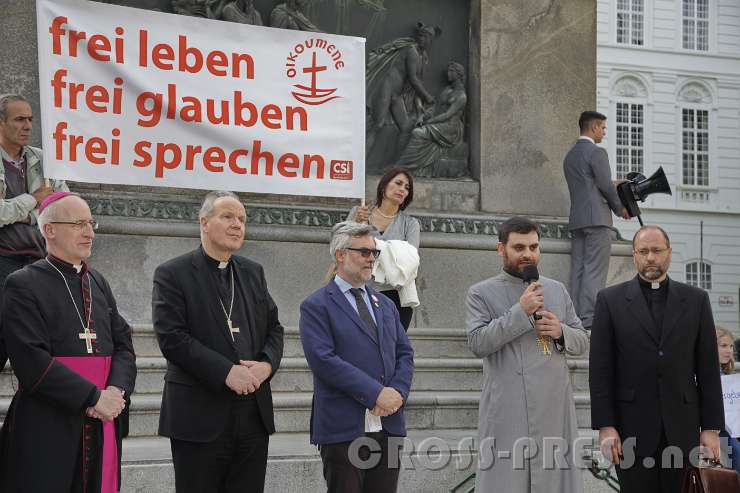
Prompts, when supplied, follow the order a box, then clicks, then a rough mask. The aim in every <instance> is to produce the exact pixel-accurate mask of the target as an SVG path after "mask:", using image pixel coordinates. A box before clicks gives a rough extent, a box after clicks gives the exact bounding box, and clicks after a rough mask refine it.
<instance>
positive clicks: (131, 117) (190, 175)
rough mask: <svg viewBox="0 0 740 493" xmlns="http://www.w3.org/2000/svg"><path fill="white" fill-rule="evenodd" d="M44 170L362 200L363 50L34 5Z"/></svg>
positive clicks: (51, 2) (69, 4) (72, 1)
mask: <svg viewBox="0 0 740 493" xmlns="http://www.w3.org/2000/svg"><path fill="white" fill-rule="evenodd" d="M36 12H37V21H38V46H39V72H40V73H39V78H40V89H41V127H42V134H43V146H44V172H45V174H46V176H47V177H50V178H60V179H67V180H75V181H83V182H94V183H117V184H127V185H146V186H166V187H183V188H200V189H219V190H233V191H242V192H259V193H277V194H295V195H320V196H332V197H362V196H364V193H365V183H364V181H365V40H364V39H362V38H353V37H348V36H337V35H331V34H323V33H309V32H301V31H288V30H282V29H272V28H267V27H258V26H249V25H243V24H237V23H231V22H224V21H215V20H207V19H199V18H195V17H187V16H181V15H174V14H165V13H161V12H153V11H148V10H141V9H134V8H129V7H120V6H115V5H106V4H102V3H97V2H88V1H82V0H37V2H36Z"/></svg>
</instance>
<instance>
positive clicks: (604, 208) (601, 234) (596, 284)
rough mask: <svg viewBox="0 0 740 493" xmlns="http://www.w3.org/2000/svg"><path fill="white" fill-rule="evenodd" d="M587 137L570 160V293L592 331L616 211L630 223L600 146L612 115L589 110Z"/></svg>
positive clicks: (581, 122) (566, 165)
mask: <svg viewBox="0 0 740 493" xmlns="http://www.w3.org/2000/svg"><path fill="white" fill-rule="evenodd" d="M578 126H579V127H580V129H581V136H580V137H579V138H578V140H577V141H576V143H575V145H573V147H572V148H571V150H570V151H569V152H568V154H567V155H566V156H565V161H564V162H563V170H564V171H565V180H566V181H567V182H568V191H569V192H570V219H569V221H568V228H569V229H570V231H571V233H572V235H573V241H572V243H571V245H572V247H571V254H570V292H571V296H572V298H573V302H574V304H575V307H576V312H577V313H578V316H579V318H580V319H581V320H582V321H583V326H584V327H585V328H587V329H590V328H591V323H592V320H593V315H594V303H595V302H596V293H598V292H599V290H601V289H603V288H604V287H605V286H606V274H607V271H608V270H609V255H610V253H611V240H612V227H611V226H612V211H614V214H616V215H618V216H620V217H623V218H625V219H629V215H628V214H627V210H626V209H625V208H624V206H623V205H622V203H621V202H620V200H619V196H618V195H617V189H616V187H615V186H614V183H612V173H611V167H610V166H609V156H607V154H606V150H605V149H603V148H601V147H599V146H597V145H596V144H598V143H600V142H601V141H602V139H603V138H604V135H605V134H606V116H604V115H602V114H601V113H598V112H596V111H584V112H583V113H581V117H580V118H579V119H578Z"/></svg>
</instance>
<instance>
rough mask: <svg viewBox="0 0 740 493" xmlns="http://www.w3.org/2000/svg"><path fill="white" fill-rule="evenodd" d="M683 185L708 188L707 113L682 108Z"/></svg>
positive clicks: (705, 111)
mask: <svg viewBox="0 0 740 493" xmlns="http://www.w3.org/2000/svg"><path fill="white" fill-rule="evenodd" d="M681 114H682V124H681V126H682V128H683V134H682V135H683V136H682V154H681V161H682V164H683V166H682V168H683V184H684V185H693V186H699V187H708V186H709V111H707V110H699V109H694V108H684V109H683V111H682V113H681Z"/></svg>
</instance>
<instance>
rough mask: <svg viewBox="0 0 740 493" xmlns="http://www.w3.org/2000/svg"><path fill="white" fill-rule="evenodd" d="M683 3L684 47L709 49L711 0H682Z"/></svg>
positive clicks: (701, 49) (688, 48)
mask: <svg viewBox="0 0 740 493" xmlns="http://www.w3.org/2000/svg"><path fill="white" fill-rule="evenodd" d="M681 1H682V4H683V47H684V48H685V49H687V50H700V51H707V50H709V0H681Z"/></svg>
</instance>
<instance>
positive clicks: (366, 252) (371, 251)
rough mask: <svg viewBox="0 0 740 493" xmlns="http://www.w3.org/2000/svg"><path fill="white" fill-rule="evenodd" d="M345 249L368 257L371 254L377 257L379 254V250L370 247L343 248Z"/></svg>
mask: <svg viewBox="0 0 740 493" xmlns="http://www.w3.org/2000/svg"><path fill="white" fill-rule="evenodd" d="M345 250H352V251H353V252H357V253H359V254H360V255H362V256H363V257H365V258H368V257H369V256H370V255H372V256H373V258H378V257H379V256H380V250H374V249H371V248H345Z"/></svg>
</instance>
